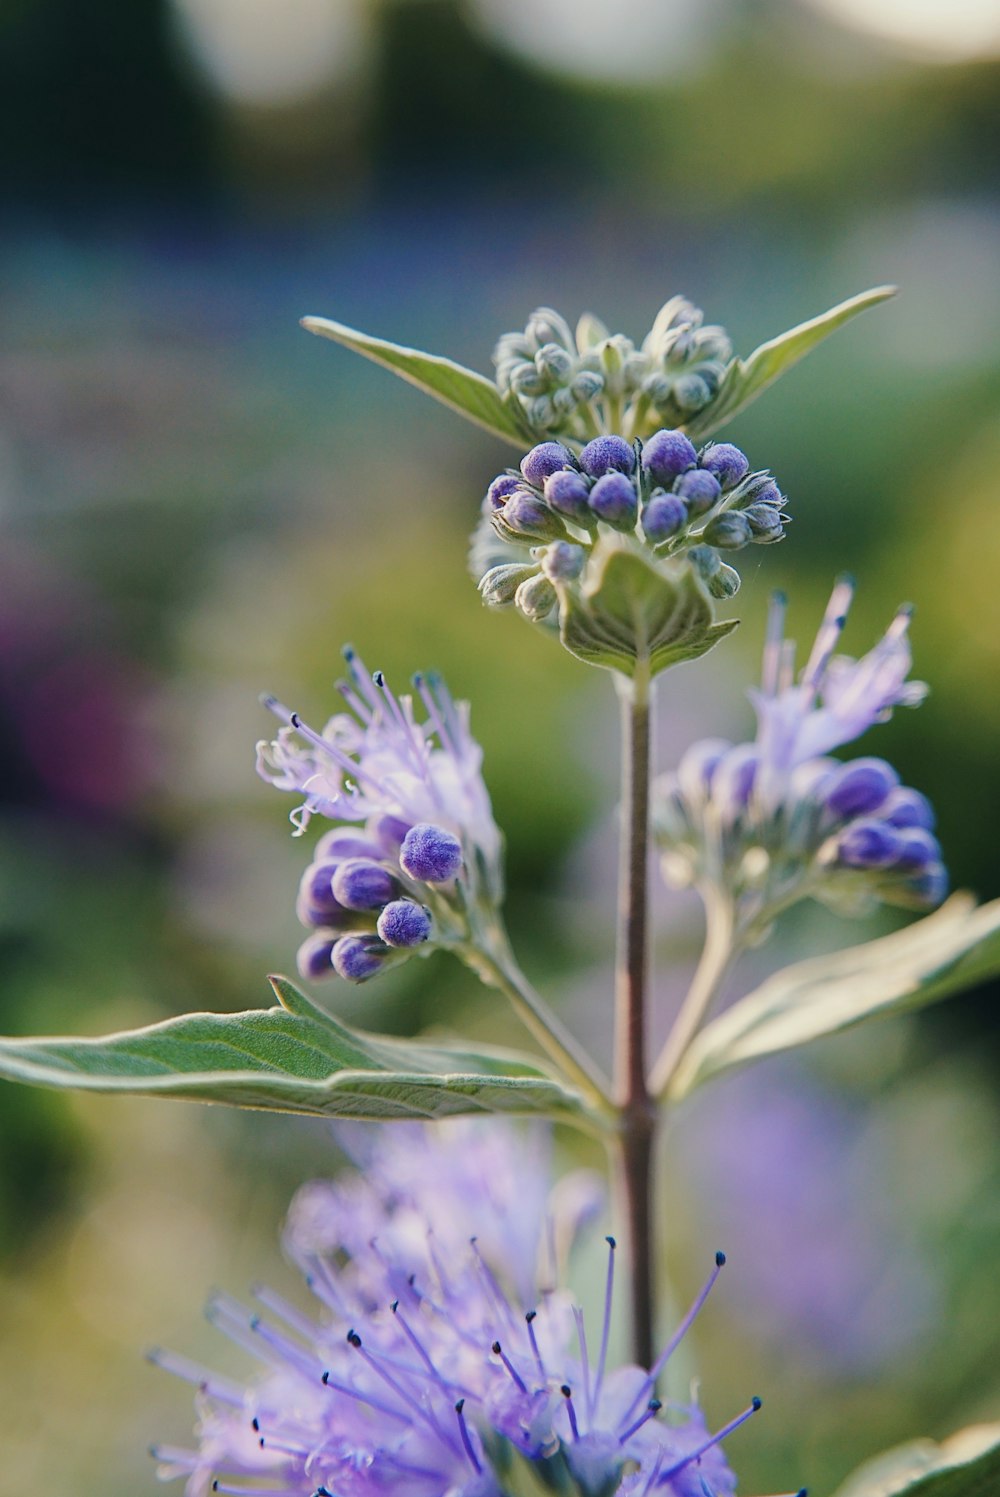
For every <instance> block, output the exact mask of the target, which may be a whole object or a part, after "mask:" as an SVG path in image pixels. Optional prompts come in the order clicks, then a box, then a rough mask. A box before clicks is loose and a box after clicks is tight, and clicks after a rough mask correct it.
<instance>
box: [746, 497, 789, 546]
mask: <svg viewBox="0 0 1000 1497" xmlns="http://www.w3.org/2000/svg"><path fill="white" fill-rule="evenodd" d="M743 513H744V515H745V516H746V518H747V520H748V521H749V524H750V529H751V530H752V531H753V534H754V539H755V540H780V538H781V537H782V535H784V524H785V521H786V519H787V516H785V515H783V514H782V513H781V510H780V509H775V508H774V507H773V505H770V504H751V505H750V507H749V508H748V509H745V510H744V511H743Z"/></svg>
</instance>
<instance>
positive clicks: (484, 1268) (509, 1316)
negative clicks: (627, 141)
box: [469, 1237, 517, 1332]
mask: <svg viewBox="0 0 1000 1497" xmlns="http://www.w3.org/2000/svg"><path fill="white" fill-rule="evenodd" d="M469 1244H470V1246H471V1248H472V1251H473V1253H474V1254H475V1256H476V1262H477V1264H478V1265H479V1270H480V1272H481V1273H482V1276H483V1279H484V1280H485V1282H486V1287H487V1289H488V1290H489V1292H490V1296H491V1298H492V1300H493V1303H494V1304H495V1306H496V1308H497V1310H498V1311H499V1312H500V1314H501V1315H502V1316H503V1318H504V1320H506V1322H507V1324H508V1325H509V1326H510V1328H511V1330H513V1331H515V1332H516V1330H517V1321H516V1320H515V1319H514V1312H513V1310H512V1309H511V1308H510V1302H509V1301H508V1299H507V1296H506V1295H505V1294H504V1292H503V1290H502V1289H501V1288H500V1285H499V1284H498V1283H497V1278H496V1274H495V1273H494V1272H493V1270H492V1269H491V1268H490V1266H489V1264H488V1263H487V1262H486V1259H485V1258H484V1257H483V1255H482V1253H481V1252H480V1251H479V1239H478V1238H476V1237H470V1238H469Z"/></svg>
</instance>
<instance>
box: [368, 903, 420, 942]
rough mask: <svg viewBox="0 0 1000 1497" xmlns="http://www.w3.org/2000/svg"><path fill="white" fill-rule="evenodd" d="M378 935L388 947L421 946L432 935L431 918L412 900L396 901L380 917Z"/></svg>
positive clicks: (388, 905)
mask: <svg viewBox="0 0 1000 1497" xmlns="http://www.w3.org/2000/svg"><path fill="white" fill-rule="evenodd" d="M378 933H379V935H380V936H381V937H382V939H383V941H385V943H386V945H387V946H419V945H420V944H421V942H423V941H426V940H427V937H428V936H429V935H430V933H431V917H430V914H429V912H428V911H427V910H425V909H424V907H423V905H421V904H415V903H414V902H413V900H412V899H394V900H393V901H392V903H391V904H387V905H386V907H385V909H384V910H383V911H382V913H381V915H380V916H379V917H378Z"/></svg>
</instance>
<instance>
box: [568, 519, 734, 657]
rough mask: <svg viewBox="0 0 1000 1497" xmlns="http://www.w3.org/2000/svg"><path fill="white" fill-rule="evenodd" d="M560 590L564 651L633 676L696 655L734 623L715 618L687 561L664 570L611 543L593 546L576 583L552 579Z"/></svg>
mask: <svg viewBox="0 0 1000 1497" xmlns="http://www.w3.org/2000/svg"><path fill="white" fill-rule="evenodd" d="M602 547H603V554H602ZM557 592H558V593H559V636H560V638H561V640H562V642H563V644H564V645H565V646H566V648H567V650H569V651H570V652H571V654H573V655H575V656H576V657H577V659H579V660H585V661H586V662H587V664H588V665H597V666H601V667H603V668H604V669H605V670H613V671H618V672H620V673H621V674H622V675H624V676H630V677H631V676H635V675H639V674H646V675H648V676H650V677H652V676H656V675H659V673H660V671H664V670H666V669H667V667H668V666H671V665H678V664H680V663H681V662H682V661H684V660H697V659H698V657H699V656H701V655H704V654H706V653H707V652H708V651H709V650H710V649H711V648H712V646H713V645H716V644H718V642H719V640H720V639H724V638H725V637H726V635H727V634H731V633H732V631H733V630H734V629H735V628H736V626H737V624H738V622H739V620H738V619H727V620H725V621H723V622H721V623H720V622H716V620H715V618H714V613H713V609H712V604H711V600H710V599H709V597H708V594H707V593H706V591H705V588H704V586H703V585H702V583H701V581H700V580H699V578H698V577H697V576H696V574H695V572H694V570H693V569H692V568H691V567H690V566H688V565H687V564H686V563H681V564H680V565H679V567H678V568H677V569H675V570H673V571H671V572H667V571H665V570H662V569H661V568H659V567H657V566H655V565H653V564H652V563H651V562H649V561H647V560H646V559H645V557H643V556H641V555H640V554H639V553H638V552H636V551H633V550H630V549H628V548H627V547H623V546H619V545H616V544H615V543H614V542H602V543H600V544H599V546H598V547H596V548H595V550H594V553H593V556H592V558H591V561H590V562H589V564H588V566H587V569H586V573H585V576H584V580H583V582H582V583H581V584H579V585H577V584H568V583H563V584H557Z"/></svg>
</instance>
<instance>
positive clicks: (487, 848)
mask: <svg viewBox="0 0 1000 1497" xmlns="http://www.w3.org/2000/svg"><path fill="white" fill-rule="evenodd" d="M345 653H346V658H347V666H348V672H349V677H350V679H349V680H348V681H345V682H341V683H340V691H341V694H342V696H343V697H344V700H345V702H346V704H347V707H348V709H349V710H348V711H346V712H341V713H338V714H336V715H335V716H334V717H332V718H331V719H330V720H329V722H328V723H327V724H326V726H325V727H324V728H323V730H322V732H317V731H316V730H315V729H314V728H311V727H309V725H308V724H307V723H305V722H303V720H302V719H301V718H300V717H299V716H298V714H297V713H294V712H290V711H289V710H288V708H286V707H283V706H282V705H281V703H280V702H277V701H275V700H274V698H267V699H266V704H267V706H268V707H270V709H271V711H273V712H274V713H275V714H276V716H277V717H279V718H280V719H281V720H282V722H283V723H284V724H285V726H284V727H283V728H282V729H281V730H280V731H279V733H278V736H277V738H276V739H274V740H273V741H267V740H265V741H263V742H261V743H259V744H258V745H257V770H258V773H259V774H260V775H261V777H262V778H263V779H265V780H267V781H268V783H269V784H272V785H276V786H277V787H278V789H280V790H287V791H292V792H294V793H296V794H297V795H299V796H301V797H302V798H303V800H302V804H301V805H299V806H297V807H296V809H295V810H294V811H293V812H292V814H291V820H292V823H293V825H294V826H295V835H296V836H300V835H302V833H303V832H304V831H305V830H306V827H307V826H308V824H309V822H310V820H311V819H312V817H313V816H316V815H319V816H322V817H324V818H326V819H328V820H330V821H333V822H336V823H340V825H339V826H338V827H337V829H336V830H333V831H330V832H327V833H326V834H325V835H324V836H323V837H322V838H321V839H320V841H319V842H318V843H317V845H316V849H315V853H314V856H313V861H312V862H311V863H310V864H309V866H308V868H307V869H306V870H305V873H304V874H303V876H302V881H301V884H300V886H299V897H298V901H297V905H296V910H297V913H298V915H299V919H300V920H301V922H302V924H303V925H304V926H306V928H307V929H308V930H309V931H310V932H311V934H310V935H309V937H308V938H307V939H306V941H305V942H304V943H303V944H302V946H301V947H300V949H299V954H298V966H299V972H300V973H301V975H302V976H303V977H307V978H312V979H317V978H321V977H328V976H333V974H334V973H337V974H339V975H340V976H341V977H344V978H346V979H347V980H348V981H350V982H363V981H365V980H366V979H367V978H369V977H373V976H374V975H375V974H376V973H377V972H380V971H382V970H384V969H385V968H386V967H387V966H391V965H393V964H394V963H396V962H399V961H402V960H404V959H405V957H406V956H407V955H408V954H410V953H412V952H413V951H415V950H417V949H423V950H430V949H433V948H434V947H435V946H440V945H455V944H461V943H463V942H465V941H467V940H469V939H470V938H471V936H472V926H473V924H474V923H475V921H476V920H477V919H478V918H483V919H488V918H489V917H490V915H491V913H492V912H495V909H496V907H497V905H498V904H499V902H500V899H501V898H502V893H503V876H502V864H501V840H500V833H499V831H498V829H497V826H496V823H495V822H494V820H493V813H492V810H491V808H490V801H489V795H488V794H487V791H486V787H485V785H484V784H483V779H482V773H481V767H482V750H481V749H480V747H479V745H478V744H477V743H476V741H475V739H474V738H473V737H472V734H471V732H470V730H469V711H468V706H467V704H466V703H464V702H454V701H453V700H452V698H451V696H450V695H449V693H448V689H447V687H446V686H445V685H444V682H443V681H441V680H440V679H439V678H438V677H436V676H425V677H424V676H418V677H416V678H415V681H414V689H415V695H416V699H417V700H419V702H420V703H421V704H422V705H423V708H424V713H425V718H424V721H422V722H421V721H418V718H417V712H416V706H415V700H414V697H410V696H403V697H397V696H395V695H394V694H393V692H392V691H390V689H389V687H388V685H387V684H386V681H385V679H384V677H383V676H382V674H381V672H376V673H375V675H374V676H370V675H369V674H368V673H367V672H366V671H365V669H364V666H363V664H362V663H361V661H360V660H359V659H358V658H357V657H356V655H355V654H354V652H353V651H350V650H348V651H346V652H345Z"/></svg>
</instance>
